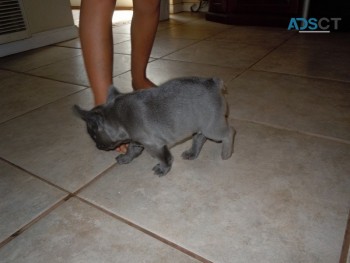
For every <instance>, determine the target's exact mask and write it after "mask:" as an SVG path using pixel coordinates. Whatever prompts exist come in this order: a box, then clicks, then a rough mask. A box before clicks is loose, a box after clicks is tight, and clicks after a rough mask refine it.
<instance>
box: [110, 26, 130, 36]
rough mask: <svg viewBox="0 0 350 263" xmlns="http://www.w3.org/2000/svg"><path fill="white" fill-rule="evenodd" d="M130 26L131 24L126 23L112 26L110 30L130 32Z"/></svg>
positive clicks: (119, 32)
mask: <svg viewBox="0 0 350 263" xmlns="http://www.w3.org/2000/svg"><path fill="white" fill-rule="evenodd" d="M130 27H131V24H126V25H123V26H117V27H113V28H112V31H113V34H130Z"/></svg>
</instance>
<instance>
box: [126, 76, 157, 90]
mask: <svg viewBox="0 0 350 263" xmlns="http://www.w3.org/2000/svg"><path fill="white" fill-rule="evenodd" d="M156 86H157V85H156V84H154V83H153V82H152V81H150V80H149V79H147V78H146V79H144V80H141V81H140V80H139V81H136V80H133V81H132V87H133V89H134V90H139V89H148V88H152V87H156Z"/></svg>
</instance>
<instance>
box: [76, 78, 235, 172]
mask: <svg viewBox="0 0 350 263" xmlns="http://www.w3.org/2000/svg"><path fill="white" fill-rule="evenodd" d="M222 90H223V82H222V81H221V80H220V79H216V78H212V79H206V78H197V77H191V78H181V79H174V80H170V81H168V82H166V83H164V84H163V85H161V86H159V87H156V88H150V89H145V90H140V91H135V92H132V93H127V94H122V93H119V92H118V91H117V90H116V89H115V88H114V87H111V88H110V90H109V95H108V98H107V102H106V104H104V105H101V106H97V107H95V108H93V109H92V110H90V111H85V110H82V109H81V108H80V107H79V106H76V105H75V106H74V110H75V112H76V113H78V115H79V116H80V117H81V118H82V119H83V120H84V121H85V122H86V124H87V130H88V133H89V134H90V136H91V138H92V139H93V140H94V141H95V143H96V146H97V148H98V149H101V150H113V149H115V148H116V147H118V146H120V145H122V144H125V143H129V147H128V150H127V152H126V153H125V154H121V155H119V156H117V158H116V160H117V162H118V163H119V164H126V163H129V162H131V161H132V160H133V159H134V158H136V157H137V156H139V155H140V154H141V153H142V151H143V149H146V151H147V152H149V153H150V154H151V155H152V156H153V157H154V158H156V159H158V160H159V164H157V165H156V166H155V167H154V168H153V171H154V173H155V174H157V175H159V176H163V175H165V174H167V173H168V172H169V170H170V168H171V165H172V162H173V157H172V155H171V153H170V151H169V148H168V147H171V146H173V145H174V144H175V143H178V142H180V141H181V140H184V139H186V138H188V137H190V136H193V142H192V147H191V148H190V149H189V150H187V151H185V152H184V153H183V154H182V157H183V158H184V159H187V160H193V159H195V158H197V157H198V155H199V152H200V151H201V149H202V146H203V144H204V143H205V141H206V140H207V138H208V139H211V140H214V141H218V142H222V152H221V157H222V159H224V160H225V159H228V158H230V157H231V155H232V152H233V141H234V136H235V133H236V132H235V130H234V129H233V128H232V127H230V126H229V125H228V123H227V118H226V113H227V104H226V101H225V99H224V97H223V95H222Z"/></svg>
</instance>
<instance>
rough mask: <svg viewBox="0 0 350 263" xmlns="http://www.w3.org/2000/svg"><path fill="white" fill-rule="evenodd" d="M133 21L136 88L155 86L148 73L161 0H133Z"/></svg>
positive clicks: (132, 38)
mask: <svg viewBox="0 0 350 263" xmlns="http://www.w3.org/2000/svg"><path fill="white" fill-rule="evenodd" d="M133 5H134V14H133V19H132V23H131V50H132V51H131V76H132V85H133V88H134V89H143V88H150V87H153V86H155V85H154V83H152V82H151V81H150V80H149V79H148V78H147V75H146V68H147V64H148V60H149V57H150V54H151V50H152V47H153V42H154V38H155V35H156V32H157V27H158V21H159V10H160V0H148V1H145V0H133Z"/></svg>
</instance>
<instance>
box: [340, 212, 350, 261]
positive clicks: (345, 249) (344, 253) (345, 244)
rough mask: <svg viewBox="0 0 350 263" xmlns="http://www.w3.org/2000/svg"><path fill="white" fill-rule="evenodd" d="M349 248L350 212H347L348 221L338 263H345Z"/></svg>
mask: <svg viewBox="0 0 350 263" xmlns="http://www.w3.org/2000/svg"><path fill="white" fill-rule="evenodd" d="M349 248H350V210H349V215H348V221H347V225H346V229H345V233H344V242H343V246H342V250H341V254H340V258H339V263H346V262H347V258H348V255H349Z"/></svg>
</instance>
